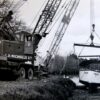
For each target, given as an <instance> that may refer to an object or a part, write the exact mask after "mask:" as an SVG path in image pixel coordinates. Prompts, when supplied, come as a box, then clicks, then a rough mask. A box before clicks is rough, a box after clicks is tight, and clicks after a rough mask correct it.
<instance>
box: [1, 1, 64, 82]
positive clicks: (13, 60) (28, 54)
mask: <svg viewBox="0 0 100 100" xmlns="http://www.w3.org/2000/svg"><path fill="white" fill-rule="evenodd" d="M61 1H62V0H48V2H47V4H46V5H45V8H44V9H43V11H42V14H41V15H40V17H39V19H38V21H37V23H36V26H35V28H34V30H33V32H32V33H28V32H25V31H21V32H17V33H13V29H12V28H11V26H10V24H9V22H10V21H11V20H12V18H13V17H12V15H13V13H14V12H13V9H12V10H10V11H8V13H7V15H6V16H5V17H4V18H2V20H1V21H0V70H9V71H13V72H14V73H16V74H18V75H19V77H20V78H21V79H25V78H27V79H29V80H32V79H33V76H34V75H35V73H37V74H38V73H40V72H41V71H42V72H43V71H45V68H43V67H41V68H40V66H36V65H35V64H34V61H35V59H36V56H37V55H36V52H35V51H36V49H37V48H38V44H39V42H40V40H41V39H42V37H46V35H47V33H46V30H47V28H48V27H49V25H50V24H51V22H52V20H53V18H54V16H55V14H56V12H57V9H58V7H59V5H60V3H61ZM8 29H9V30H8Z"/></svg>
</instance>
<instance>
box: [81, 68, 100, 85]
mask: <svg viewBox="0 0 100 100" xmlns="http://www.w3.org/2000/svg"><path fill="white" fill-rule="evenodd" d="M79 81H80V82H81V83H83V84H85V85H90V84H91V85H93V86H100V72H97V71H91V70H80V71H79Z"/></svg>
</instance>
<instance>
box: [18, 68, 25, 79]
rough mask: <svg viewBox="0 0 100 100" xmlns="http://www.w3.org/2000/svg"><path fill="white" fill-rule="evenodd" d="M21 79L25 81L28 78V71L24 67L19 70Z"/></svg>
mask: <svg viewBox="0 0 100 100" xmlns="http://www.w3.org/2000/svg"><path fill="white" fill-rule="evenodd" d="M19 78H20V79H25V78H26V71H25V68H24V67H20V69H19Z"/></svg>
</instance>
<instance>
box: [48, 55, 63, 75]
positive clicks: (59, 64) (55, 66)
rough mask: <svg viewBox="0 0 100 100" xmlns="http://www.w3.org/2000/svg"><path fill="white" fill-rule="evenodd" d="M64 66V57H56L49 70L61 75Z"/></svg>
mask: <svg viewBox="0 0 100 100" xmlns="http://www.w3.org/2000/svg"><path fill="white" fill-rule="evenodd" d="M63 66H64V57H62V56H60V55H56V56H55V57H54V58H53V59H52V62H51V64H50V67H49V70H50V72H51V73H55V74H60V71H61V69H62V68H63Z"/></svg>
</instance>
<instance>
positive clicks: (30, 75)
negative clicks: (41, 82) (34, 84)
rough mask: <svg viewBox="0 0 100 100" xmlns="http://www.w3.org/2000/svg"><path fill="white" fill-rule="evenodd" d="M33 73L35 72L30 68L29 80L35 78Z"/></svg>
mask: <svg viewBox="0 0 100 100" xmlns="http://www.w3.org/2000/svg"><path fill="white" fill-rule="evenodd" d="M33 74H34V72H33V69H32V68H29V69H28V72H27V77H28V79H29V80H32V79H33V76H34V75H33Z"/></svg>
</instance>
